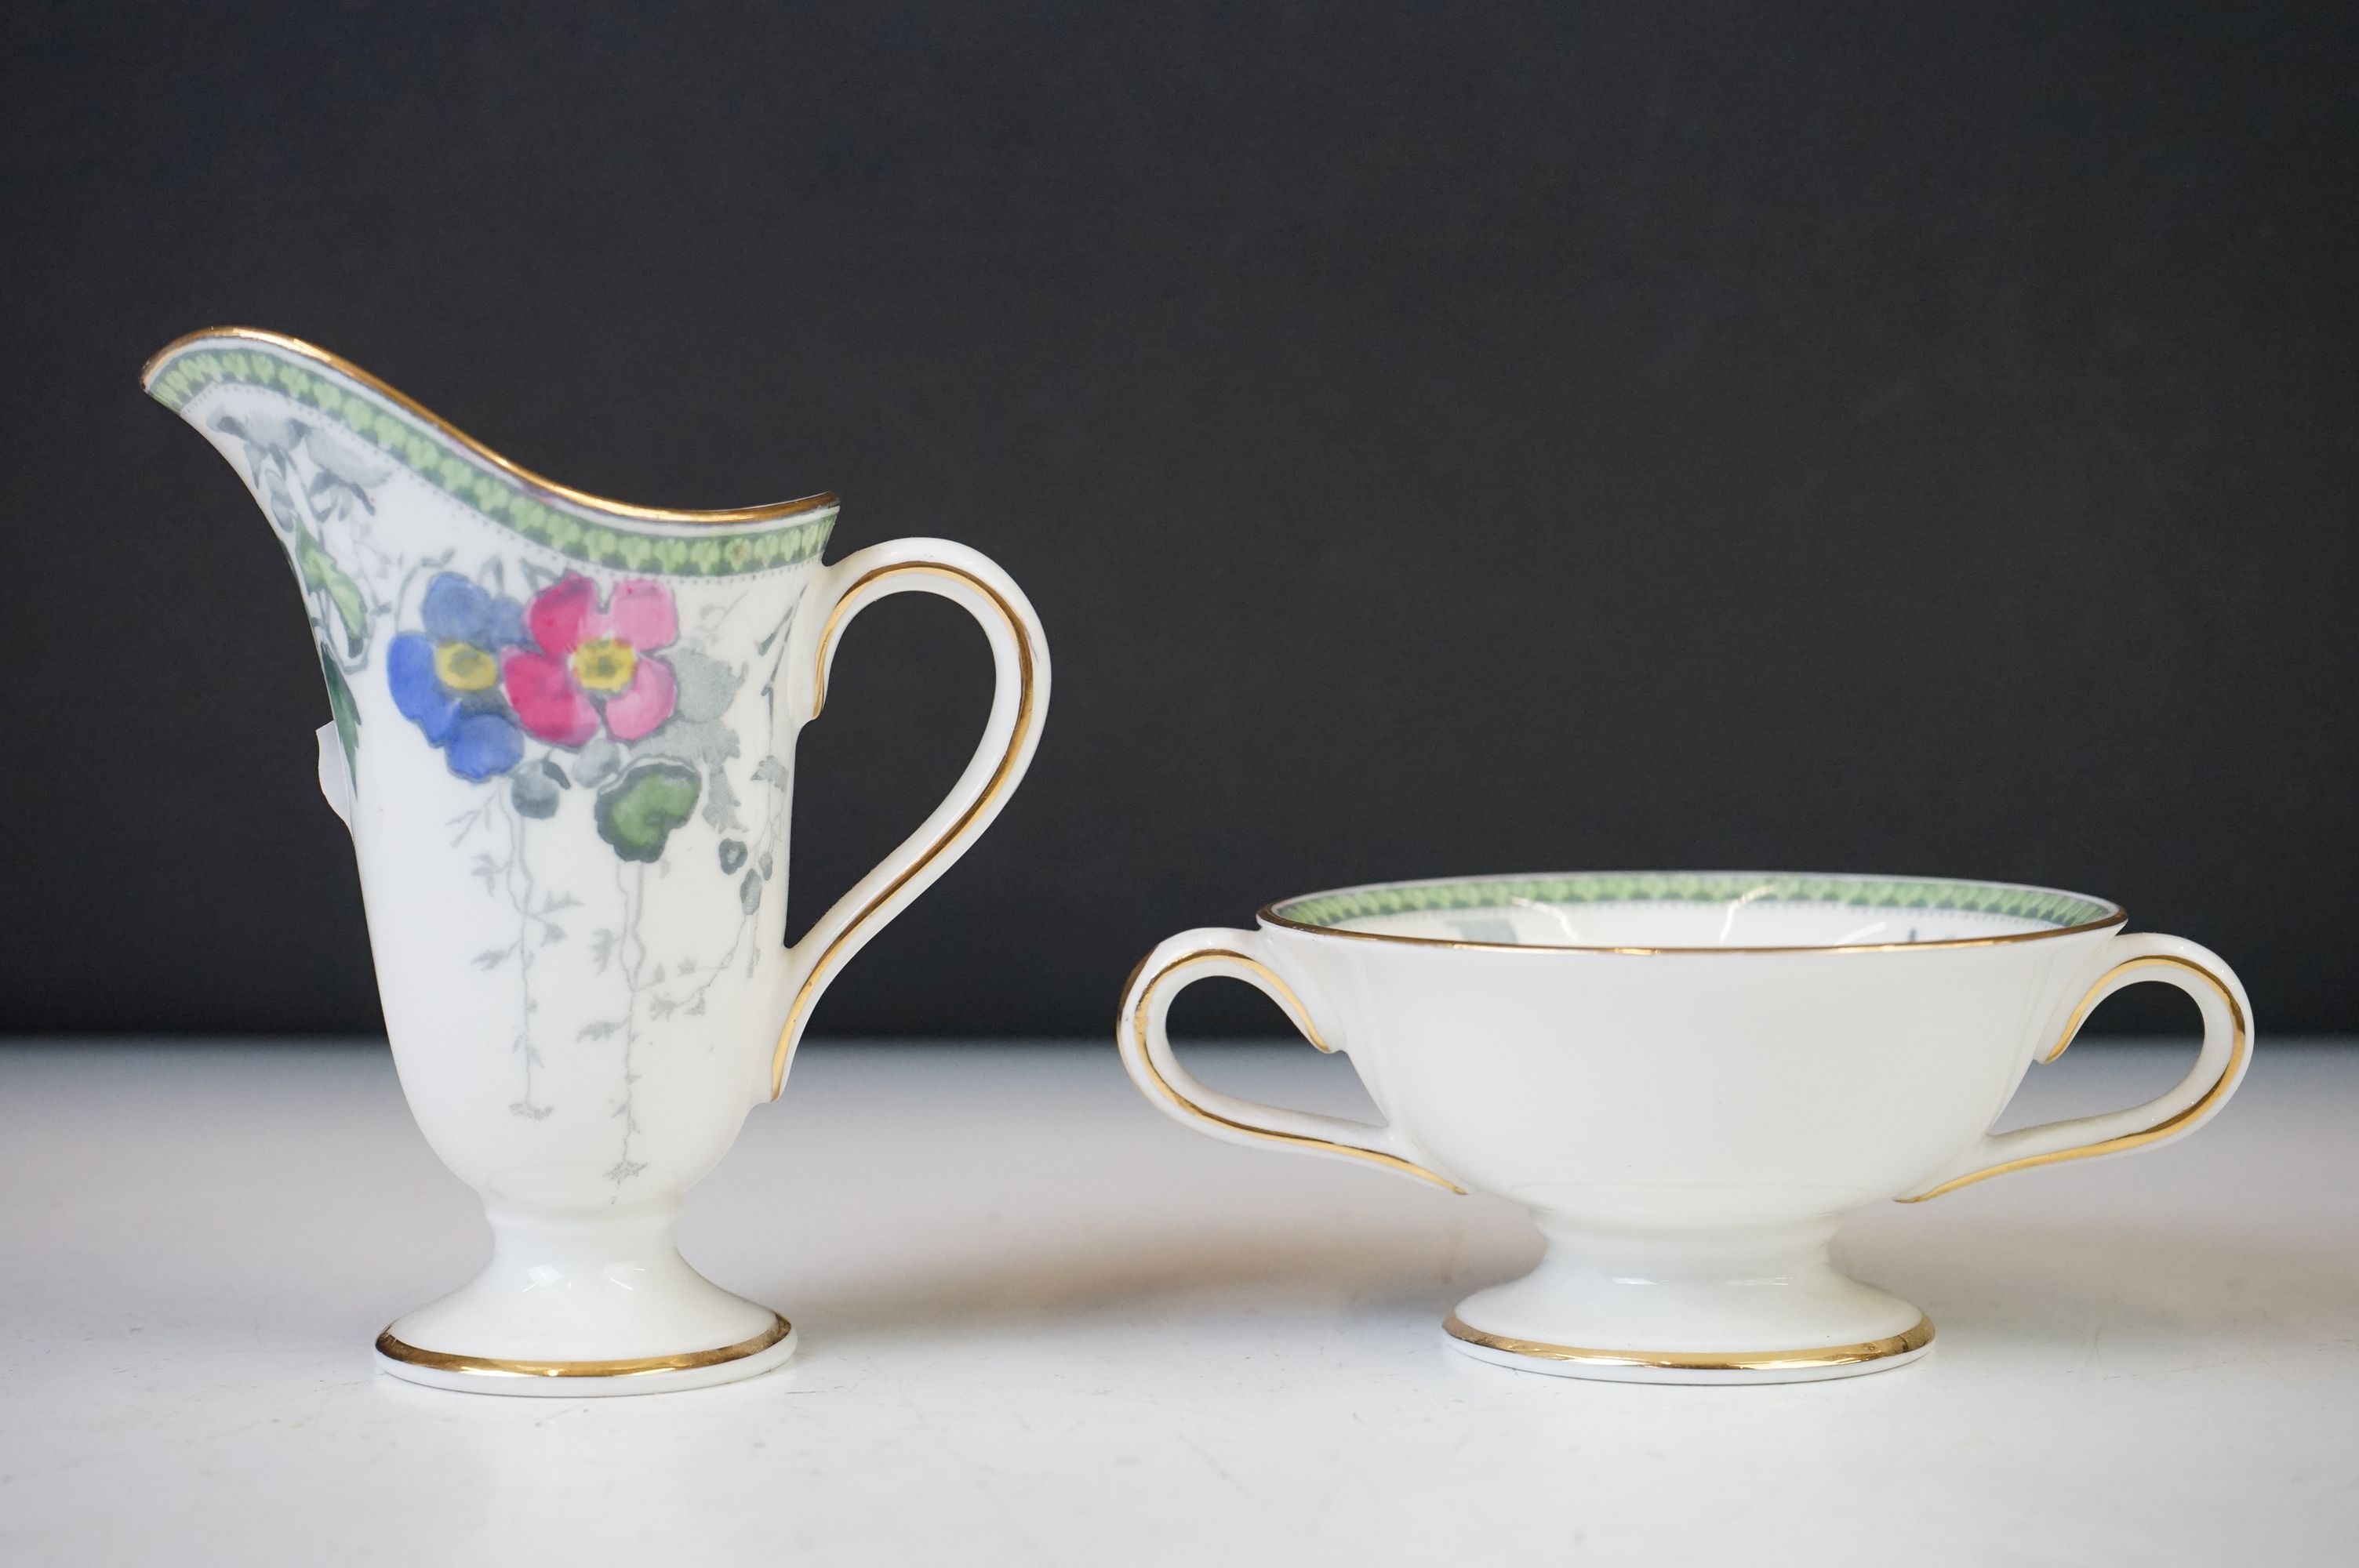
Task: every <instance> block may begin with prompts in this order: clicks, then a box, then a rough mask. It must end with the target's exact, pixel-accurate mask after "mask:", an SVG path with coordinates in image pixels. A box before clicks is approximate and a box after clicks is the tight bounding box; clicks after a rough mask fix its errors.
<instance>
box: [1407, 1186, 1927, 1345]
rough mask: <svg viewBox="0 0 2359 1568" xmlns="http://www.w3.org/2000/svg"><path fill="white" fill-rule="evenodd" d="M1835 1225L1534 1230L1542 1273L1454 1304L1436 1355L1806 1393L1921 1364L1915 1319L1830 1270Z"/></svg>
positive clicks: (1923, 1330)
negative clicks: (1827, 1382) (1832, 1382)
mask: <svg viewBox="0 0 2359 1568" xmlns="http://www.w3.org/2000/svg"><path fill="white" fill-rule="evenodd" d="M1835 1224H1836V1222H1835V1221H1833V1220H1815V1221H1810V1222H1807V1223H1804V1224H1800V1225H1793V1226H1783V1227H1747V1228H1744V1229H1738V1230H1724V1231H1722V1230H1715V1231H1685V1232H1674V1231H1664V1232H1642V1231H1621V1230H1605V1229H1599V1228H1590V1227H1578V1226H1574V1225H1571V1224H1568V1223H1563V1222H1560V1221H1558V1220H1556V1219H1554V1218H1553V1217H1540V1228H1541V1230H1542V1231H1543V1232H1544V1233H1545V1234H1546V1235H1547V1236H1548V1238H1549V1249H1548V1252H1547V1254H1546V1256H1544V1257H1543V1258H1542V1259H1541V1260H1540V1265H1539V1267H1538V1268H1537V1269H1535V1270H1533V1271H1531V1272H1530V1273H1528V1274H1527V1275H1525V1276H1524V1277H1523V1278H1522V1279H1520V1280H1514V1281H1509V1282H1507V1283H1506V1284H1504V1285H1494V1286H1493V1287H1491V1288H1490V1289H1489V1290H1486V1291H1478V1292H1475V1293H1474V1294H1473V1295H1471V1296H1469V1297H1467V1298H1466V1300H1464V1301H1463V1302H1462V1303H1459V1305H1458V1309H1457V1310H1456V1311H1455V1312H1453V1313H1451V1314H1450V1317H1449V1319H1448V1321H1447V1322H1445V1323H1444V1325H1442V1326H1443V1331H1444V1333H1445V1335H1446V1336H1447V1338H1446V1340H1445V1343H1447V1344H1448V1345H1449V1346H1451V1348H1452V1349H1455V1350H1459V1351H1462V1352H1464V1353H1465V1354H1466V1355H1469V1356H1472V1357H1474V1358H1476V1359H1477V1360H1481V1361H1488V1362H1491V1363H1493V1364H1494V1365H1496V1366H1501V1367H1514V1368H1518V1369H1520V1370H1524V1371H1531V1372H1545V1373H1549V1374H1551V1375H1553V1376H1556V1377H1560V1378H1595V1379H1605V1380H1608V1381H1613V1382H1627V1383H1719V1384H1727V1383H1801V1382H1812V1381H1816V1380H1818V1379H1825V1378H1852V1377H1857V1376H1859V1375H1861V1374H1863V1373H1867V1372H1881V1371H1886V1370H1887V1369H1889V1368H1894V1367H1899V1366H1904V1365H1906V1364H1907V1363H1908V1362H1910V1361H1913V1360H1915V1359H1917V1358H1918V1357H1920V1356H1922V1355H1924V1354H1925V1352H1926V1351H1927V1350H1929V1349H1930V1348H1931V1346H1932V1343H1933V1325H1932V1323H1931V1322H1930V1320H1929V1319H1928V1318H1927V1317H1926V1316H1925V1314H1922V1313H1921V1312H1919V1311H1918V1310H1917V1309H1916V1308H1915V1307H1913V1306H1911V1305H1909V1304H1908V1303H1907V1302H1904V1301H1902V1300H1900V1299H1899V1298H1898V1297H1897V1296H1893V1295H1887V1294H1886V1292H1882V1291H1879V1290H1876V1289H1875V1288H1873V1287H1872V1286H1868V1285H1864V1284H1861V1283H1860V1282H1859V1281H1856V1280H1854V1279H1851V1278H1850V1277H1848V1276H1847V1275H1844V1274H1843V1273H1842V1272H1840V1271H1838V1270H1836V1268H1835V1267H1834V1265H1833V1263H1832V1261H1830V1260H1829V1259H1828V1256H1827V1243H1828V1241H1829V1240H1831V1239H1832V1237H1833V1235H1834V1231H1835Z"/></svg>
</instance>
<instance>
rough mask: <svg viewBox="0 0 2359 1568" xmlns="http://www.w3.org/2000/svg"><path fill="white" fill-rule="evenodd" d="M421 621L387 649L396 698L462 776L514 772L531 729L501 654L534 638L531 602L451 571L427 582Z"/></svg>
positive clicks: (406, 716)
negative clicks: (525, 727)
mask: <svg viewBox="0 0 2359 1568" xmlns="http://www.w3.org/2000/svg"><path fill="white" fill-rule="evenodd" d="M419 622H421V623H422V624H423V625H424V626H425V630H424V631H423V632H404V633H402V634H401V635H399V636H398V637H396V638H395V639H394V640H393V643H392V645H391V646H390V647H388V648H387V649H386V657H385V674H386V685H387V686H389V687H391V688H392V690H393V705H394V706H395V707H396V708H399V709H400V710H401V716H402V717H403V718H404V719H408V720H409V721H410V722H411V723H413V724H415V725H417V726H418V728H419V731H420V732H421V733H423V734H424V735H425V737H426V739H427V741H428V743H429V744H430V745H433V746H438V747H440V748H441V751H442V754H443V760H444V761H445V762H448V763H449V764H450V767H451V772H452V773H456V774H458V775H459V776H460V777H461V778H462V779H471V780H474V781H477V782H481V781H482V780H484V779H487V778H491V777H493V776H495V774H499V773H506V772H507V771H508V770H509V769H510V768H513V767H515V766H516V763H517V762H521V761H523V760H524V732H523V731H522V730H519V729H517V728H516V716H515V715H514V713H512V712H511V711H510V710H509V708H508V705H507V701H506V698H505V697H502V696H501V695H500V655H501V652H502V650H504V649H506V648H512V647H516V646H517V645H519V644H521V643H524V642H525V641H526V637H525V629H524V606H522V605H521V604H518V603H517V602H516V600H513V599H506V598H503V597H500V596H499V595H496V594H494V593H491V592H490V591H488V590H486V589H481V588H477V587H476V586H475V585H474V584H473V583H472V582H469V581H468V580H467V579H465V578H462V577H461V576H460V575H459V574H458V573H456V572H443V573H441V574H440V575H439V576H437V577H436V578H435V579H434V580H433V581H432V582H430V583H428V584H427V585H426V598H425V600H424V602H423V603H422V604H420V605H419Z"/></svg>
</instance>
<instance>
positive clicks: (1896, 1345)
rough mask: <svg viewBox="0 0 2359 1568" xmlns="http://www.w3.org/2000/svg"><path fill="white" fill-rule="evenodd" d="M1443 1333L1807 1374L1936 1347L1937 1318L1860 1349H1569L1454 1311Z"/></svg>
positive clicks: (1581, 1356)
mask: <svg viewBox="0 0 2359 1568" xmlns="http://www.w3.org/2000/svg"><path fill="white" fill-rule="evenodd" d="M1441 1328H1442V1332H1443V1333H1445V1334H1447V1335H1449V1336H1450V1337H1451V1338H1452V1339H1462V1340H1464V1341H1465V1342H1466V1343H1467V1344H1469V1345H1479V1346H1483V1347H1484V1349H1485V1350H1501V1351H1505V1352H1506V1353H1507V1354H1508V1355H1510V1356H1528V1357H1533V1358H1534V1359H1536V1360H1541V1361H1571V1362H1575V1363H1578V1364H1581V1365H1583V1366H1591V1367H1647V1368H1654V1369H1655V1370H1658V1371H1667V1372H1668V1371H1677V1372H1774V1371H1807V1370H1809V1369H1810V1368H1820V1367H1856V1366H1858V1365H1859V1364H1860V1363H1862V1362H1864V1361H1884V1360H1888V1359H1889V1358H1891V1357H1895V1356H1907V1355H1908V1354H1910V1353H1911V1352H1914V1351H1918V1350H1922V1349H1924V1348H1925V1346H1928V1345H1930V1344H1932V1343H1933V1320H1932V1319H1931V1318H1930V1317H1924V1316H1919V1318H1918V1319H1917V1325H1916V1326H1915V1327H1914V1328H1911V1329H1909V1330H1908V1331H1907V1332H1906V1333H1902V1334H1895V1335H1892V1336H1889V1337H1887V1338H1884V1339H1864V1340H1862V1341H1860V1342H1859V1343H1858V1344H1856V1345H1828V1346H1814V1347H1812V1348H1810V1349H1808V1350H1590V1349H1583V1348H1582V1347H1580V1346H1571V1345H1550V1344H1549V1343H1548V1342H1547V1341H1546V1340H1540V1339H1517V1338H1516V1337H1515V1336H1512V1335H1506V1334H1485V1333H1484V1332H1483V1330H1481V1329H1479V1328H1471V1327H1469V1326H1468V1325H1466V1323H1465V1322H1464V1321H1463V1320H1462V1319H1461V1318H1460V1317H1459V1315H1458V1314H1456V1313H1451V1314H1450V1315H1449V1316H1448V1317H1447V1318H1445V1319H1443V1320H1442V1325H1441Z"/></svg>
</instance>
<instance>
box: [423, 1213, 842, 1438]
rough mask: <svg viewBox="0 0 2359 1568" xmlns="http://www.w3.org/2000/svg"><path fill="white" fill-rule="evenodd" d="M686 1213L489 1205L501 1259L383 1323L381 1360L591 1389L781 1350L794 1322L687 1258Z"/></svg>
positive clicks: (750, 1372) (661, 1383) (559, 1391)
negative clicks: (567, 1211)
mask: <svg viewBox="0 0 2359 1568" xmlns="http://www.w3.org/2000/svg"><path fill="white" fill-rule="evenodd" d="M676 1213H677V1210H676V1209H675V1208H672V1207H669V1206H667V1207H663V1208H658V1209H645V1208H642V1209H637V1210H625V1211H623V1212H622V1213H620V1214H616V1213H613V1212H611V1211H610V1212H608V1213H606V1214H591V1215H583V1214H571V1215H552V1214H546V1213H533V1212H527V1211H522V1210H517V1209H515V1208H511V1207H507V1206H498V1205H487V1206H486V1217H488V1218H489V1219H490V1221H491V1224H492V1238H493V1240H492V1260H491V1263H490V1264H489V1266H487V1267H486V1268H485V1269H484V1271H483V1272H482V1273H481V1274H478V1275H477V1276H476V1277H475V1278H474V1279H473V1280H472V1281H468V1283H466V1284H465V1285H463V1286H462V1287H460V1288H459V1289H458V1290H456V1291H454V1292H451V1294H449V1295H447V1296H445V1297H443V1298H442V1299H441V1300H440V1301H438V1302H435V1303H432V1304H430V1305H428V1306H423V1307H420V1308H419V1309H418V1310H417V1311H416V1312H413V1313H410V1314H407V1315H406V1316H403V1317H401V1318H398V1319H397V1320H396V1321H395V1322H394V1323H393V1324H392V1325H389V1326H388V1327H387V1328H386V1331H385V1332H384V1333H383V1334H381V1335H379V1336H377V1342H376V1362H377V1367H378V1368H379V1369H380V1370H382V1371H385V1372H389V1373H391V1374H392V1375H393V1376H395V1377H397V1378H401V1379H407V1380H408V1381H410V1382H413V1383H423V1384H426V1385H427V1386H428V1387H429V1388H437V1389H451V1390H459V1391H462V1392H467V1393H487V1394H539V1395H544V1396H551V1397H556V1398H560V1399H581V1398H583V1397H585V1396H592V1395H599V1394H652V1393H661V1392H664V1391H667V1390H677V1389H698V1388H704V1387H707V1386H709V1385H711V1384H714V1383H728V1382H734V1381H736V1380H737V1379H742V1378H753V1377H758V1376H760V1375H761V1374H762V1373H764V1372H766V1371H769V1370H770V1369H771V1368H774V1367H777V1366H779V1365H781V1364H782V1363H784V1362H785V1361H786V1360H787V1359H788V1357H792V1356H793V1355H794V1352H795V1332H794V1329H793V1327H792V1326H791V1325H789V1324H788V1322H787V1320H786V1319H785V1318H783V1317H781V1316H779V1315H778V1314H777V1313H775V1312H772V1311H771V1310H770V1309H769V1308H768V1307H766V1306H759V1305H756V1303H752V1302H749V1301H746V1300H745V1299H744V1298H743V1297H741V1296H735V1295H732V1294H731V1293H730V1292H727V1291H724V1290H723V1289H722V1288H721V1287H720V1286H718V1285H716V1284H714V1283H712V1281H709V1280H707V1279H706V1278H704V1276H703V1275H701V1274H700V1273H698V1272H697V1271H695V1270H693V1269H691V1268H690V1267H689V1266H688V1262H687V1260H685V1259H683V1258H681V1257H680V1255H679V1250H678V1249H676V1248H674V1247H673V1245H672V1222H673V1218H674V1217H675V1215H676Z"/></svg>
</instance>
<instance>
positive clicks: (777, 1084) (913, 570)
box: [770, 561, 1036, 1099]
mask: <svg viewBox="0 0 2359 1568" xmlns="http://www.w3.org/2000/svg"><path fill="white" fill-rule="evenodd" d="M910 575H916V576H920V577H943V578H951V579H955V580H957V581H960V582H963V583H965V584H967V585H968V586H970V587H972V588H974V589H979V590H980V591H981V592H982V593H983V595H984V597H985V598H986V599H988V600H991V602H992V606H993V608H995V609H996V610H997V611H999V613H1000V615H1001V616H1002V617H1003V618H1004V619H1005V620H1006V622H1007V630H1008V633H1009V635H1011V636H1013V637H1014V638H1015V639H1016V724H1015V727H1014V728H1013V729H1012V730H1009V731H1008V736H1007V750H1006V752H1004V753H1002V754H1001V756H1000V759H999V766H998V768H997V769H996V770H995V771H994V773H992V775H991V780H990V782H989V783H988V784H984V787H983V793H982V794H980V795H976V796H975V797H974V800H973V803H972V804H971V805H969V806H967V808H966V809H965V810H964V811H962V812H961V813H960V814H959V818H958V820H957V821H956V822H953V823H951V826H950V829H949V831H947V832H945V833H944V834H943V835H942V836H941V837H940V838H937V839H935V840H934V841H933V842H932V843H931V844H929V845H928V846H927V847H926V852H925V853H924V854H922V855H920V856H919V857H918V859H917V860H915V861H913V862H911V864H910V866H909V868H908V870H907V871H903V872H902V873H901V874H900V875H899V876H897V877H895V878H894V879H893V880H892V881H890V882H888V883H886V886H885V890H884V891H883V892H879V893H878V894H877V895H876V896H875V898H872V899H870V900H869V901H868V903H867V904H866V905H865V906H864V908H863V909H862V910H861V911H860V913H859V914H855V915H853V917H852V919H851V920H850V922H848V923H847V924H846V925H844V928H843V930H842V931H839V932H837V933H836V935H835V939H834V940H833V941H832V942H830V943H829V944H828V945H827V947H826V949H825V950H824V951H823V952H821V954H820V956H819V962H817V963H816V964H813V965H812V966H811V971H810V974H809V975H807V976H805V977H804V978H803V983H802V984H801V986H800V987H799V988H798V989H796V991H795V999H794V1001H793V1002H792V1003H791V1004H790V1005H789V1006H788V1009H787V1022H786V1027H785V1028H783V1029H781V1030H779V1031H778V1044H777V1049H776V1050H775V1051H773V1052H772V1053H771V1056H770V1098H772V1099H777V1098H778V1096H779V1095H780V1094H782V1093H783V1092H785V1090H786V1087H787V1064H788V1061H790V1060H791V1059H792V1058H793V1055H794V1040H795V1033H796V1031H797V1030H798V1029H799V1028H800V1027H801V1023H802V1016H803V1014H804V1012H805V1011H808V1010H809V1009H810V1004H811V1001H812V1000H813V999H814V998H816V997H817V996H818V995H819V992H820V989H821V986H823V985H824V984H825V982H826V978H827V975H828V972H829V970H830V969H831V968H832V967H833V966H834V965H835V964H836V962H837V961H838V960H837V957H836V956H837V955H838V954H839V953H841V952H843V948H844V946H845V944H847V943H849V942H850V941H851V940H852V939H853V936H855V935H858V934H859V932H860V928H861V927H862V926H864V925H867V924H868V923H869V921H870V920H871V919H873V918H875V914H876V912H877V911H878V910H880V909H882V908H884V907H885V905H886V903H890V902H891V901H892V899H893V897H894V895H895V894H897V893H898V892H900V891H901V890H902V889H903V888H905V887H907V886H908V885H909V882H910V880H911V879H912V878H914V877H916V876H917V875H918V874H919V873H920V872H922V871H924V870H925V869H926V868H927V867H928V866H930V865H932V864H933V863H934V862H935V861H936V860H940V859H941V857H942V854H943V852H944V851H946V850H948V849H950V848H951V846H952V845H954V844H956V843H957V842H958V841H959V840H960V839H961V838H964V837H965V836H966V833H967V830H968V829H969V828H970V827H973V824H974V822H975V820H976V819H977V818H978V817H979V816H982V814H983V813H984V811H985V810H987V809H989V807H990V806H991V804H992V803H993V802H994V801H995V800H997V799H998V798H999V797H1000V796H1001V795H1005V794H1006V792H1007V789H1008V787H1009V785H1010V784H1011V783H1012V782H1013V780H1014V777H1015V773H1016V759H1017V758H1018V757H1020V756H1022V755H1023V754H1024V745H1025V742H1026V741H1027V740H1028V739H1029V738H1030V736H1031V734H1032V726H1033V721H1034V719H1033V708H1034V697H1035V691H1036V682H1035V680H1034V677H1033V669H1032V639H1031V638H1030V637H1029V636H1027V635H1026V634H1025V630H1024V622H1023V619H1022V618H1021V617H1020V616H1018V615H1017V614H1016V607H1015V606H1014V605H1012V604H1010V603H1008V602H1007V600H1006V598H1005V597H1003V596H1002V595H1001V593H1000V591H999V590H998V589H995V588H994V587H992V586H991V585H990V584H989V583H987V582H985V581H984V580H983V579H981V578H979V577H977V576H975V574H974V573H973V572H971V571H968V570H966V569H965V568H962V567H952V566H944V565H942V564H941V563H940V562H938V561H905V562H902V563H900V564H899V565H897V566H889V567H878V568H876V569H875V570H874V571H872V572H867V573H864V574H863V575H862V577H861V579H860V580H859V581H857V582H855V583H853V585H852V586H851V587H850V588H848V589H844V590H843V593H842V594H840V595H838V596H837V598H836V601H835V607H834V608H833V609H832V610H831V611H828V616H827V623H826V624H825V625H824V626H821V628H820V633H819V651H818V653H817V654H815V655H814V661H815V665H816V669H815V672H814V673H815V685H814V686H813V687H812V697H811V717H812V718H813V719H817V718H818V717H819V713H820V709H821V708H824V707H826V706H827V654H828V650H829V649H830V648H832V647H833V646H834V645H835V639H836V635H837V633H839V632H841V631H842V629H843V622H844V618H845V615H846V611H845V609H844V607H845V606H846V605H848V604H850V603H851V602H852V600H853V597H854V596H855V595H857V594H858V593H859V592H860V590H861V589H864V588H866V587H867V586H868V585H869V584H870V583H872V582H875V581H878V580H880V579H885V578H889V577H902V576H910Z"/></svg>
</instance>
